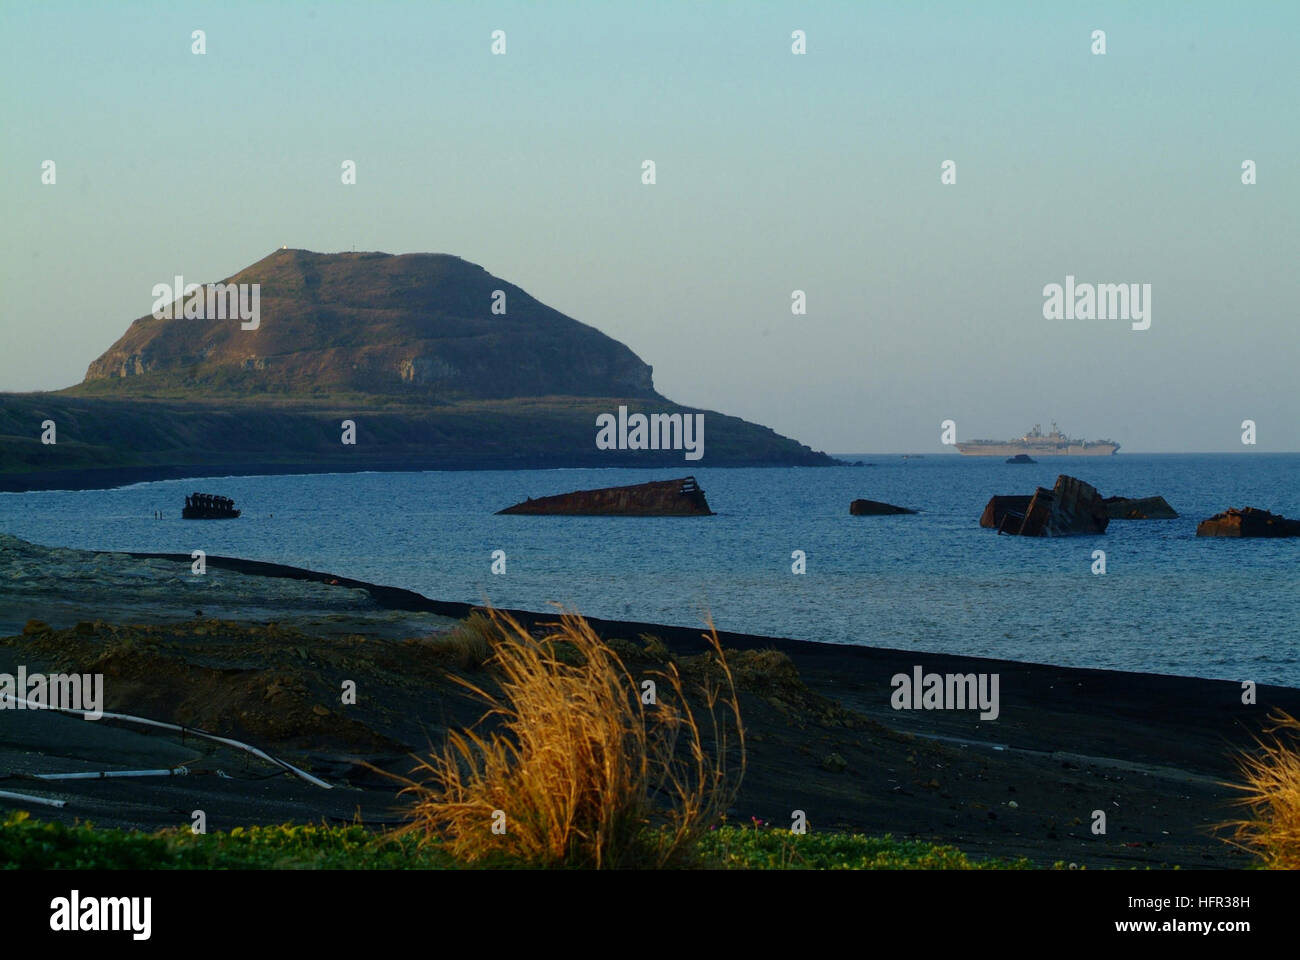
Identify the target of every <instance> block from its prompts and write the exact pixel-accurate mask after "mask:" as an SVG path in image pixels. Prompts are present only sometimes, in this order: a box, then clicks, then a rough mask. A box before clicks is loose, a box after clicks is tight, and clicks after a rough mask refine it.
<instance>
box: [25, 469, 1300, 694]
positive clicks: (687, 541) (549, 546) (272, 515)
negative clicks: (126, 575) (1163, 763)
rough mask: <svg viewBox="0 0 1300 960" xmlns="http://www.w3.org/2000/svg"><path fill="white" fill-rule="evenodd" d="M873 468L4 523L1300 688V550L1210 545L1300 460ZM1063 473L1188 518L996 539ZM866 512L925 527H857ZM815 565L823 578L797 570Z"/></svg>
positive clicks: (1290, 544)
mask: <svg viewBox="0 0 1300 960" xmlns="http://www.w3.org/2000/svg"><path fill="white" fill-rule="evenodd" d="M852 459H862V460H864V461H866V462H867V463H869V464H871V465H869V466H863V467H831V468H816V469H813V468H789V469H783V468H767V469H727V470H723V469H709V468H707V467H700V466H698V465H696V464H683V467H682V468H681V469H680V470H645V471H638V470H627V469H610V470H546V471H477V472H463V471H448V472H426V473H362V474H322V475H315V476H277V477H235V478H222V479H219V480H217V479H214V480H194V479H190V480H181V481H166V482H159V483H148V484H137V485H134V486H131V487H125V488H121V489H117V490H106V491H80V492H72V491H49V492H37V493H25V494H0V530H3V531H4V532H6V533H11V534H14V535H16V536H20V537H23V538H25V539H28V540H32V541H35V542H38V543H43V544H47V545H54V546H69V547H79V548H89V549H100V550H138V551H159V552H173V553H186V554H188V553H189V552H190V551H191V550H194V549H203V550H206V551H207V552H208V553H209V554H214V555H222V556H237V557H245V558H249V559H255V560H267V561H274V562H278V563H286V564H292V565H295V566H301V567H307V568H310V569H314V570H321V571H329V572H333V573H337V574H340V575H343V576H348V577H355V578H357V579H361V580H367V581H372V582H377V583H383V584H390V585H393V586H399V587H406V588H408V589H411V590H415V591H418V592H419V593H422V594H425V595H426V596H429V597H433V598H436V599H441V600H459V601H467V602H474V603H481V602H491V603H494V604H497V605H500V606H506V607H519V608H525V609H532V610H545V609H547V608H548V604H551V603H562V604H565V605H567V606H570V607H572V608H576V609H578V610H580V611H581V612H583V613H586V614H589V615H592V616H598V617H608V618H616V619H629V620H643V621H650V622H658V623H671V624H678V625H685V626H695V625H702V624H703V622H704V619H705V617H706V616H710V615H711V616H712V617H713V619H714V621H715V622H716V623H717V625H718V627H719V628H720V629H724V630H736V631H743V632H747V633H758V634H766V635H771V636H788V637H798V638H803V639H809V640H821V641H830V642H835V643H856V644H868V645H875V646H888V647H896V648H902V649H914V650H917V651H942V652H948V653H962V654H970V655H976V656H990V657H1003V658H1008V659H1014V660H1025V661H1033V662H1039V663H1056V664H1063V665H1070V666H1089V667H1105V668H1112V669H1120V670H1136V671H1150V672H1158V673H1172V674H1182V675H1189V676H1202V677H1216V678H1225V679H1234V680H1240V679H1251V680H1255V681H1257V682H1261V683H1280V684H1285V685H1288V686H1296V687H1300V539H1289V540H1218V539H1209V538H1206V539H1198V538H1197V537H1196V536H1195V532H1196V524H1197V522H1198V521H1199V520H1201V519H1204V518H1205V517H1208V516H1210V515H1212V514H1214V513H1217V512H1219V511H1220V510H1223V509H1225V508H1226V507H1229V506H1246V505H1251V506H1257V507H1263V508H1265V509H1270V510H1273V511H1275V512H1280V513H1283V514H1285V515H1287V516H1291V517H1300V483H1297V477H1298V476H1300V455H1295V454H1277V455H1270V454H1253V453H1252V454H1246V453H1243V454H1227V455H1140V454H1121V455H1118V456H1115V457H1104V458H1077V457H1075V458H1064V457H1062V458H1047V457H1045V458H1043V459H1042V460H1041V461H1040V462H1039V463H1038V464H1037V465H1033V466H1013V465H1009V464H1005V463H1003V461H1002V459H1001V458H967V457H958V456H951V455H949V456H930V457H924V458H920V459H906V460H905V459H903V458H901V457H899V456H896V455H883V456H882V455H868V454H863V455H852ZM1063 472H1065V473H1070V474H1072V475H1075V476H1078V477H1080V478H1081V479H1083V480H1086V481H1088V482H1089V483H1092V484H1093V485H1095V486H1096V487H1097V488H1098V489H1099V490H1100V491H1101V492H1102V494H1103V495H1106V496H1110V495H1124V496H1135V497H1136V496H1149V495H1155V494H1159V495H1162V496H1164V497H1165V498H1166V499H1167V500H1168V501H1169V503H1170V504H1171V505H1172V506H1173V507H1174V508H1175V509H1176V510H1177V511H1178V512H1179V513H1180V514H1181V518H1180V519H1177V520H1150V521H1119V520H1116V521H1112V522H1111V524H1110V527H1109V529H1108V531H1107V533H1106V534H1105V535H1103V536H1098V537H1078V538H1063V539H1021V538H1018V537H1000V536H998V535H997V534H996V533H995V532H994V531H990V530H985V529H982V528H981V527H980V526H979V523H978V521H979V516H980V512H981V511H982V509H983V507H984V504H985V503H986V502H987V500H988V498H989V496H990V495H992V494H1011V493H1026V494H1027V493H1032V492H1033V489H1034V487H1035V486H1037V485H1042V486H1049V487H1050V486H1051V485H1052V483H1053V481H1054V479H1055V477H1056V475H1057V474H1058V473H1063ZM686 474H694V475H695V476H696V477H697V478H698V479H699V481H700V484H701V486H702V487H703V488H704V490H705V493H706V495H707V496H708V499H709V503H710V505H711V506H712V507H713V509H714V510H715V511H717V516H713V517H702V518H630V517H629V518H625V517H596V518H583V517H522V516H505V517H501V516H496V515H494V512H495V511H496V510H498V509H501V508H502V507H506V506H509V505H510V504H513V503H516V502H518V501H520V500H523V499H525V498H526V497H529V496H532V497H540V496H546V495H549V494H554V493H563V492H566V491H570V490H580V489H587V488H592V487H602V486H612V485H617V484H627V483H639V482H642V481H645V480H654V479H666V478H670V477H674V476H684V475H686ZM193 490H203V491H205V492H215V493H220V494H223V495H225V496H230V497H233V498H234V499H235V500H236V501H237V504H238V506H239V507H240V508H241V509H242V510H243V511H244V516H243V517H241V518H240V519H239V520H236V521H223V522H200V521H184V520H181V519H180V508H181V506H182V505H183V502H184V497H185V495H186V494H187V493H189V492H191V491H193ZM858 497H866V498H869V499H874V500H884V501H887V502H890V503H896V504H901V505H904V506H909V507H913V508H916V509H918V510H920V511H921V512H920V513H919V514H917V515H915V516H900V517H851V516H849V502H850V501H852V500H853V499H855V498H858ZM154 510H162V511H164V512H165V514H166V519H163V520H154V519H152V514H153V511H154ZM1098 549H1101V550H1104V551H1105V553H1106V573H1105V574H1104V575H1100V576H1098V575H1094V574H1093V573H1092V566H1093V551H1094V550H1098ZM495 550H504V551H505V553H506V573H505V574H504V575H493V574H492V573H491V569H490V568H491V561H492V552H493V551H495ZM795 550H802V551H804V553H805V554H806V557H807V573H806V574H804V575H795V574H794V573H792V571H791V564H792V562H793V561H792V559H791V554H792V552H793V551H795ZM918 662H920V661H918Z"/></svg>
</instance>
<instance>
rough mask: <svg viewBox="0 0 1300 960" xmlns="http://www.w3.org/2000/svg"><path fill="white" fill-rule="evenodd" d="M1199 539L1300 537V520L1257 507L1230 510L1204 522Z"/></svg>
mask: <svg viewBox="0 0 1300 960" xmlns="http://www.w3.org/2000/svg"><path fill="white" fill-rule="evenodd" d="M1196 535H1197V536H1198V537H1300V520H1288V519H1287V518H1286V517H1283V516H1281V515H1279V514H1276V513H1270V512H1269V511H1267V510H1259V509H1257V508H1255V507H1242V508H1241V509H1240V510H1237V509H1235V508H1231V507H1230V508H1228V509H1227V510H1225V511H1223V513H1216V514H1215V515H1214V516H1212V517H1210V519H1208V520H1202V521H1201V522H1200V523H1199V524H1197V527H1196Z"/></svg>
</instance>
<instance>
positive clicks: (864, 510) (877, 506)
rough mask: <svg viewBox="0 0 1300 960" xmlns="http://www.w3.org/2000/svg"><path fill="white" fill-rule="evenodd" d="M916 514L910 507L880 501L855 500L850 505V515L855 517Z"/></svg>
mask: <svg viewBox="0 0 1300 960" xmlns="http://www.w3.org/2000/svg"><path fill="white" fill-rule="evenodd" d="M903 513H916V511H915V510H912V509H910V508H909V507H896V506H894V504H892V503H884V502H882V501H880V500H854V501H853V502H852V503H850V504H849V515H850V516H854V517H892V516H895V515H897V514H903Z"/></svg>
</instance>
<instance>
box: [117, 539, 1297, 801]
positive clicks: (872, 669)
mask: <svg viewBox="0 0 1300 960" xmlns="http://www.w3.org/2000/svg"><path fill="white" fill-rule="evenodd" d="M129 556H133V557H137V558H141V559H149V558H158V559H167V560H174V561H176V562H178V563H184V564H188V563H189V562H190V558H189V557H188V556H187V555H183V554H157V553H131V554H129ZM207 563H208V566H209V567H216V568H219V569H228V570H232V571H235V572H239V573H244V574H250V575H256V576H268V577H289V578H293V579H299V580H309V581H313V582H317V583H334V584H337V585H339V586H343V587H350V588H354V589H361V590H365V591H367V592H368V593H369V594H370V595H371V597H373V598H374V600H375V602H376V603H377V604H378V605H380V606H381V607H386V608H389V609H397V610H407V611H418V612H425V613H434V614H437V615H439V616H444V617H451V618H454V619H463V618H464V617H467V616H468V615H469V614H470V613H471V612H473V611H474V610H482V609H483V607H482V605H481V604H471V603H460V602H454V601H445V600H432V599H430V598H428V597H425V596H423V595H422V594H419V593H416V592H414V591H412V590H405V589H402V588H400V587H388V586H383V585H380V584H373V583H367V582H365V581H361V580H353V579H350V578H347V577H336V576H334V575H332V574H328V573H321V572H319V571H315V570H307V569H304V568H300V567H291V566H286V565H283V564H275V563H266V562H263V561H258V560H243V559H239V558H234V557H211V556H210V557H208V558H207ZM502 612H503V613H508V614H509V615H510V616H512V617H514V618H515V619H517V620H518V621H519V622H520V623H522V624H524V625H525V626H528V627H534V626H536V625H539V624H545V623H549V622H552V621H554V620H555V619H556V617H557V615H558V611H553V612H549V613H546V612H538V611H532V610H513V609H503V610H502ZM584 616H585V615H584ZM586 619H587V620H588V622H589V623H591V625H592V626H593V627H594V628H595V630H596V632H597V633H598V634H599V635H600V636H601V637H603V638H606V639H608V638H613V637H618V638H623V639H635V638H637V637H639V636H641V635H642V634H652V635H654V636H657V637H659V638H660V639H662V640H663V641H664V642H665V643H666V644H667V645H668V646H669V648H670V649H672V650H673V651H674V652H675V653H682V654H688V655H689V654H695V653H700V652H703V651H704V650H706V649H707V648H708V644H707V641H706V640H705V639H704V637H703V635H702V631H703V629H704V628H703V627H702V626H701V627H682V626H672V625H668V624H657V623H645V622H641V621H631V620H606V619H601V618H597V617H586ZM718 637H719V638H720V639H721V641H722V644H723V646H724V647H725V648H727V649H732V650H762V649H776V650H779V651H781V652H782V653H784V654H786V655H787V656H789V657H790V659H791V660H792V661H794V664H795V666H796V667H797V668H798V669H799V673H800V675H801V676H802V677H803V679H804V681H805V682H806V683H807V684H808V685H809V686H810V687H812V688H813V689H814V690H815V691H817V692H818V693H821V694H823V695H826V696H830V697H833V698H836V699H840V700H841V701H842V702H844V703H845V704H846V705H847V706H850V707H851V709H854V710H856V711H858V712H860V713H862V714H865V715H866V716H869V717H871V718H872V719H875V720H877V721H879V722H881V723H885V724H886V725H888V726H891V727H893V728H896V729H899V730H905V731H908V732H912V733H916V734H920V735H930V736H936V737H942V738H953V739H957V740H963V741H969V742H972V743H975V742H979V743H996V744H998V745H1001V746H1006V747H1013V748H1016V749H1023V750H1032V751H1047V752H1052V751H1060V750H1064V749H1070V750H1072V751H1074V752H1078V753H1081V754H1089V755H1091V754H1096V753H1104V754H1105V755H1106V756H1107V757H1111V758H1114V759H1118V760H1122V761H1124V762H1129V763H1158V764H1161V765H1171V764H1172V765H1180V764H1192V765H1194V766H1196V767H1198V768H1203V769H1205V770H1213V771H1215V773H1216V775H1220V776H1225V777H1226V776H1229V775H1232V774H1233V773H1235V766H1234V765H1233V764H1232V763H1230V762H1227V761H1226V759H1224V758H1222V757H1219V758H1218V759H1215V758H1216V757H1217V756H1218V755H1219V754H1221V753H1222V748H1223V747H1225V746H1226V745H1227V744H1229V743H1231V744H1232V745H1233V746H1234V747H1241V746H1243V745H1244V744H1246V743H1247V742H1248V741H1249V740H1250V737H1251V736H1253V735H1254V733H1255V732H1257V731H1258V730H1259V728H1260V726H1261V723H1260V721H1262V720H1263V717H1264V715H1265V714H1266V713H1268V712H1269V710H1271V709H1283V710H1286V711H1287V712H1288V713H1291V714H1292V715H1293V716H1298V717H1300V688H1294V687H1283V686H1278V685H1272V684H1259V685H1258V686H1257V687H1256V701H1257V702H1256V703H1255V704H1253V705H1246V704H1242V703H1241V690H1242V687H1241V683H1240V682H1238V681H1233V680H1213V679H1206V678H1201V677H1184V676H1176V675H1173V674H1157V673H1131V672H1126V671H1120V670H1103V669H1097V668H1090V667H1066V666H1057V665H1054V664H1045V663H1028V662H1024V661H1017V660H1000V659H993V658H984V657H971V656H963V655H958V654H947V653H932V652H925V651H917V650H899V649H893V648H889V647H874V646H859V645H850V644H837V643H824V642H819V641H814V640H798V639H794V638H790V637H768V636H762V635H758V634H747V633H735V632H731V631H724V630H719V631H718ZM918 665H919V666H922V667H923V668H924V669H925V671H927V672H930V671H936V672H941V673H963V674H964V673H977V674H978V673H997V674H999V675H1000V677H1001V690H1000V695H1001V716H1000V717H999V718H998V719H997V720H995V721H990V722H981V721H980V720H979V717H978V714H977V713H975V712H963V711H947V710H938V711H898V710H894V709H893V708H892V707H891V706H890V703H889V697H890V694H891V693H892V687H891V686H890V678H892V677H893V676H894V675H895V674H897V673H910V672H911V671H912V669H913V668H914V667H915V666H918ZM1103 718H1104V721H1103ZM1093 721H1096V723H1097V726H1096V729H1095V730H1093V731H1092V733H1091V734H1089V733H1086V732H1085V731H1084V730H1082V729H1081V727H1085V726H1086V724H1087V723H1088V722H1093ZM1081 740H1086V743H1085V742H1080V741H1081Z"/></svg>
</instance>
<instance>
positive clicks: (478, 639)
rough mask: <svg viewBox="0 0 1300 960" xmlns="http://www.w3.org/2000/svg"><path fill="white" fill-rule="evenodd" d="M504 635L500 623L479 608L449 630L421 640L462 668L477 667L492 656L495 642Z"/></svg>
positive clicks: (480, 666)
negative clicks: (498, 624)
mask: <svg viewBox="0 0 1300 960" xmlns="http://www.w3.org/2000/svg"><path fill="white" fill-rule="evenodd" d="M500 636H501V630H500V628H499V627H498V626H497V624H495V623H493V622H492V620H491V619H490V618H488V617H486V616H484V615H483V614H482V613H480V612H479V611H478V610H475V611H474V612H473V613H471V614H470V615H469V616H468V617H466V618H465V619H464V620H462V621H461V622H460V623H458V624H456V626H454V627H452V628H451V629H450V630H448V631H447V632H446V633H442V634H438V635H437V636H434V637H429V638H427V639H424V640H421V641H419V642H421V643H424V644H427V645H428V646H429V647H431V648H432V649H434V650H435V651H437V652H438V654H439V655H440V656H443V657H445V658H447V659H448V660H450V661H451V662H452V664H453V665H455V666H457V667H459V668H460V669H462V670H478V669H480V668H482V667H483V665H484V664H486V663H487V662H488V661H489V660H491V659H492V642H493V640H494V639H498V638H500Z"/></svg>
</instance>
